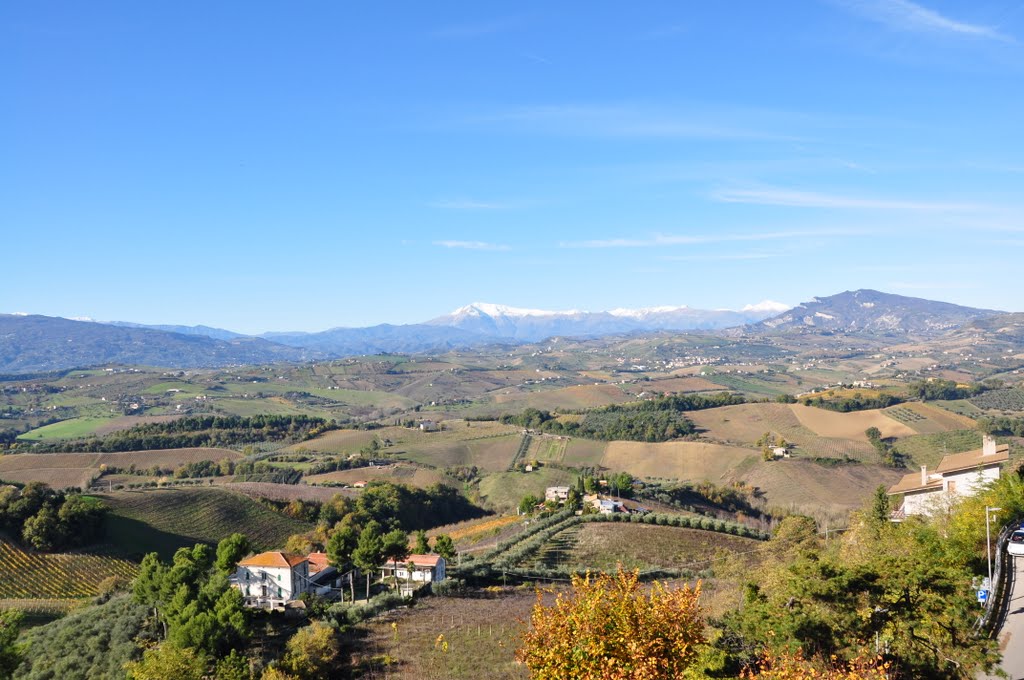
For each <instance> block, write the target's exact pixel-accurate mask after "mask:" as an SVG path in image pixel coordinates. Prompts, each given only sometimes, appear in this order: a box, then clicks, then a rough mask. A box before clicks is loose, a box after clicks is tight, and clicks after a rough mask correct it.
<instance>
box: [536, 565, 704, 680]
mask: <svg viewBox="0 0 1024 680" xmlns="http://www.w3.org/2000/svg"><path fill="white" fill-rule="evenodd" d="M699 598H700V585H699V584H698V585H697V587H695V588H691V587H689V586H684V587H682V588H678V589H670V588H667V587H666V586H664V585H663V584H661V583H659V582H655V583H653V584H652V585H651V586H650V587H649V588H645V587H644V586H643V585H641V584H640V582H639V572H636V571H623V570H622V569H621V568H620V569H619V571H618V573H617V574H614V575H612V574H600V575H598V576H591V575H590V574H587V575H586V576H574V577H573V579H572V592H571V593H560V594H559V595H558V596H557V598H556V599H555V602H554V604H552V605H551V606H546V605H544V604H543V602H542V601H541V594H540V593H538V601H537V604H536V605H534V608H533V615H532V618H531V624H532V625H531V628H530V630H529V631H528V632H527V633H525V634H524V636H523V646H522V647H521V648H520V649H519V650H518V652H517V653H516V658H517V659H518V660H519V661H521V662H522V663H524V664H525V665H526V667H527V668H529V669H530V674H531V677H533V678H536V679H537V680H564V679H565V678H577V679H579V680H598V679H601V680H655V679H657V678H677V677H680V675H681V674H682V673H683V671H685V669H686V668H687V667H688V666H690V665H691V664H692V663H693V662H694V661H695V660H696V659H697V656H698V653H699V649H698V648H699V646H700V645H701V644H702V643H703V642H704V622H703V615H702V611H701V607H700V605H699V604H698V599H699Z"/></svg>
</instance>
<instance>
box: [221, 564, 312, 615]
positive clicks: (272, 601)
mask: <svg viewBox="0 0 1024 680" xmlns="http://www.w3.org/2000/svg"><path fill="white" fill-rule="evenodd" d="M230 581H231V585H233V586H234V587H236V588H238V589H239V590H241V591H242V597H244V598H245V606H247V607H260V608H264V609H270V608H274V607H283V606H284V605H285V604H287V603H288V602H290V601H291V600H294V599H296V598H298V596H299V595H301V594H302V593H304V592H307V591H308V588H309V583H310V581H309V560H308V559H307V558H305V557H303V556H302V555H292V554H289V553H284V552H280V551H275V552H265V553H260V554H259V555H253V556H252V557H247V558H245V559H244V560H242V561H241V562H239V563H238V568H237V569H236V570H235V573H234V574H232V576H231V579H230Z"/></svg>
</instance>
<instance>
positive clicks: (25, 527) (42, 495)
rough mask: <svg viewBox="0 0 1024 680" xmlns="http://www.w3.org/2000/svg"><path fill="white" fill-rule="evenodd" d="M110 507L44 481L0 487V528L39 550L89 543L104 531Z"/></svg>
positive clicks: (60, 548)
mask: <svg viewBox="0 0 1024 680" xmlns="http://www.w3.org/2000/svg"><path fill="white" fill-rule="evenodd" d="M105 516H106V508H104V506H103V504H102V503H99V502H98V501H96V500H95V499H92V498H89V497H85V496H80V495H78V494H65V493H64V492H63V491H54V490H53V489H51V488H49V487H48V486H46V485H45V484H42V483H40V482H29V483H28V484H26V485H25V487H24V488H21V489H19V488H17V487H14V486H6V487H0V528H2V529H4V531H6V532H7V533H8V534H9V535H10V536H15V537H19V538H20V539H21V540H22V541H23V542H24V543H26V544H28V545H30V546H32V547H33V548H35V549H37V550H43V551H52V550H64V549H67V548H73V547H77V546H83V545H89V544H90V543H93V542H95V541H96V540H97V539H99V538H100V537H101V536H102V534H103V520H104V517H105Z"/></svg>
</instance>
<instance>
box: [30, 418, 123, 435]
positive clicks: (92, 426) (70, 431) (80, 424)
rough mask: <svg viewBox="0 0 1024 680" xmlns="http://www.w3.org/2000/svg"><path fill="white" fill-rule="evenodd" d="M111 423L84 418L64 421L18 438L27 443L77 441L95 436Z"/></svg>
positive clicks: (105, 420) (108, 419)
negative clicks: (101, 428)
mask: <svg viewBox="0 0 1024 680" xmlns="http://www.w3.org/2000/svg"><path fill="white" fill-rule="evenodd" d="M109 421H110V418H97V417H92V416H89V417H84V418H72V419H70V420H62V421H60V422H59V423H53V424H52V425H44V426H43V427H37V428H36V429H34V430H31V431H30V432H26V433H25V434H23V435H21V436H20V437H18V439H24V440H27V441H41V440H43V439H77V438H79V437H86V436H88V435H90V434H94V433H95V432H96V430H97V429H98V428H100V427H102V426H103V425H105V424H106V423H108V422H109Z"/></svg>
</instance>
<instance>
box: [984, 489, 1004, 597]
mask: <svg viewBox="0 0 1024 680" xmlns="http://www.w3.org/2000/svg"><path fill="white" fill-rule="evenodd" d="M1000 510H1002V508H990V507H988V506H987V505H986V506H985V554H986V555H988V587H989V588H992V530H991V529H989V520H990V519H991V517H992V513H994V512H999V511H1000Z"/></svg>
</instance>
